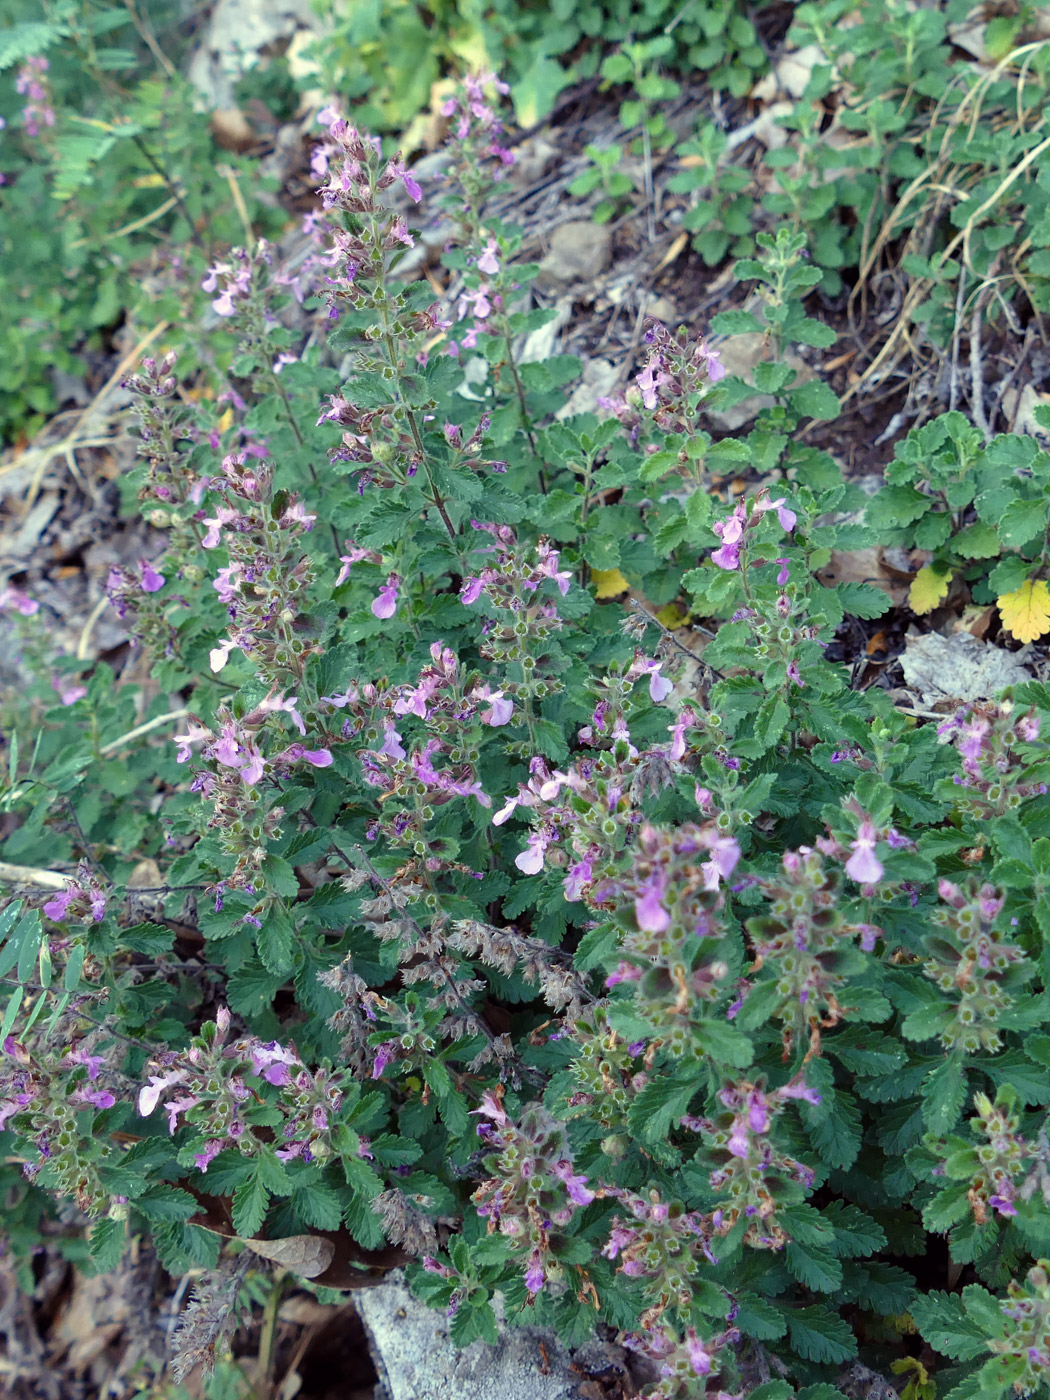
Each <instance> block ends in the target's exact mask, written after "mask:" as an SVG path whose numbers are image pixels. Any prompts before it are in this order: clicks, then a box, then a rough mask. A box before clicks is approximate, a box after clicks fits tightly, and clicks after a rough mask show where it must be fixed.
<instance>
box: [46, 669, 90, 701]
mask: <svg viewBox="0 0 1050 1400" xmlns="http://www.w3.org/2000/svg"><path fill="white" fill-rule="evenodd" d="M51 689H52V690H54V691H56V692H57V694H58V698H59V699H60V700H61V701H62V704H63V705H75V704H76V703H77V701H78V700H83V698H84V696H85V695H86V694H87V686H86V685H79V684H78V683H77V682H76V681H75V680H73V679H72V678H67V677H64V676H55V677H54V679H53V680H52V682H51Z"/></svg>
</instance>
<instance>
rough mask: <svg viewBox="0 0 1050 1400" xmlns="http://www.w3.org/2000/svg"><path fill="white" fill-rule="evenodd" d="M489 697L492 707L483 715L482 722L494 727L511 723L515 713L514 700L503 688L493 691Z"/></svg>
mask: <svg viewBox="0 0 1050 1400" xmlns="http://www.w3.org/2000/svg"><path fill="white" fill-rule="evenodd" d="M488 699H489V701H490V708H489V709H487V710H486V711H485V713H484V714H483V715H482V716H481V721H482V723H483V724H488V725H490V726H491V727H492V728H493V729H498V728H499V727H500V726H501V725H504V724H509V723H510V721H511V717H512V716H513V714H514V701H513V700H509V699H508V698H507V697H506V696H505V695H504V694H503V691H502V690H495V691H493V693H492V694H491V695H490V696H489V697H488Z"/></svg>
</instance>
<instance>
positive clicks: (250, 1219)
mask: <svg viewBox="0 0 1050 1400" xmlns="http://www.w3.org/2000/svg"><path fill="white" fill-rule="evenodd" d="M269 1204H270V1193H269V1191H267V1189H266V1187H265V1186H264V1185H263V1184H262V1182H261V1181H260V1180H259V1173H258V1171H255V1172H254V1173H253V1174H252V1175H251V1176H250V1177H249V1178H248V1180H247V1181H246V1182H244V1184H243V1185H242V1186H238V1187H237V1189H236V1190H235V1191H234V1193H233V1228H234V1229H235V1230H236V1231H237V1233H238V1235H240V1236H241V1238H242V1239H251V1237H252V1236H253V1235H255V1234H257V1233H258V1231H259V1227H260V1226H261V1225H262V1223H263V1221H264V1220H265V1219H266V1208H267V1206H268V1205H269Z"/></svg>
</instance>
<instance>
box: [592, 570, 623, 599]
mask: <svg viewBox="0 0 1050 1400" xmlns="http://www.w3.org/2000/svg"><path fill="white" fill-rule="evenodd" d="M591 578H592V579H593V580H594V586H595V588H596V590H597V591H596V593H595V595H594V596H595V597H596V598H598V599H601V598H618V597H619V596H620V594H621V593H626V592H627V590H628V588H630V586H631V585H630V584H629V583H628V582H627V580H626V579H625V578H624V576H623V574H621V573H620V570H619V569H592V570H591Z"/></svg>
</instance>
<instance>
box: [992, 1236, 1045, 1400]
mask: <svg viewBox="0 0 1050 1400" xmlns="http://www.w3.org/2000/svg"><path fill="white" fill-rule="evenodd" d="M999 1306H1000V1308H1001V1309H1002V1313H1003V1316H1004V1317H1005V1318H1006V1319H1007V1323H1008V1335H1007V1336H1006V1337H1005V1338H1002V1339H1000V1338H993V1339H990V1340H989V1342H988V1346H989V1349H990V1350H991V1351H993V1352H994V1353H995V1354H996V1355H997V1356H1000V1357H1002V1358H1004V1360H1007V1361H1008V1362H1010V1363H1012V1364H1011V1365H1010V1366H1009V1374H1010V1377H1011V1379H1012V1380H1013V1383H1014V1389H1015V1391H1016V1393H1017V1394H1020V1395H1025V1394H1032V1393H1033V1392H1034V1391H1036V1390H1038V1389H1039V1388H1040V1386H1042V1385H1045V1383H1046V1381H1047V1379H1048V1377H1050V1261H1048V1260H1046V1259H1040V1260H1038V1262H1037V1263H1036V1264H1035V1265H1034V1266H1033V1267H1032V1268H1031V1269H1029V1270H1028V1273H1027V1275H1026V1276H1025V1280H1024V1282H1023V1283H1018V1282H1017V1280H1016V1279H1011V1280H1010V1282H1009V1284H1007V1288H1006V1298H1005V1299H1004V1300H1003V1302H1002V1303H1000V1305H999ZM1009 1324H1012V1325H1009Z"/></svg>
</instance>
